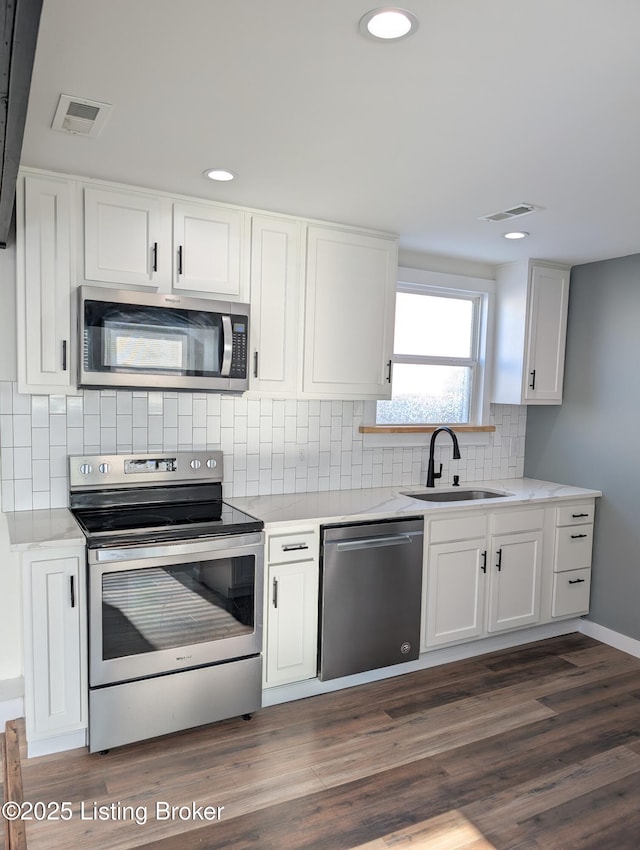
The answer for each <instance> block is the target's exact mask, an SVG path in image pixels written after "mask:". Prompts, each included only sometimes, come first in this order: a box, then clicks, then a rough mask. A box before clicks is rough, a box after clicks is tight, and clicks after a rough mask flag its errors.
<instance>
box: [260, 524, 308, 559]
mask: <svg viewBox="0 0 640 850" xmlns="http://www.w3.org/2000/svg"><path fill="white" fill-rule="evenodd" d="M317 557H318V536H317V533H316V532H315V531H314V530H310V529H303V530H302V531H301V532H300V534H291V533H290V532H288V533H287V534H271V535H269V543H268V554H267V560H268V562H269V563H270V564H286V563H288V562H290V561H311V560H315V559H316V558H317Z"/></svg>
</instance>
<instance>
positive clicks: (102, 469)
mask: <svg viewBox="0 0 640 850" xmlns="http://www.w3.org/2000/svg"><path fill="white" fill-rule="evenodd" d="M98 469H99V470H100V472H101V473H102V474H103V475H108V474H109V472H111V465H110V464H108V463H101V464H100V466H99V467H98Z"/></svg>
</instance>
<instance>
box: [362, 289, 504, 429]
mask: <svg viewBox="0 0 640 850" xmlns="http://www.w3.org/2000/svg"><path fill="white" fill-rule="evenodd" d="M425 276H433V277H435V275H432V274H428V273H425ZM443 277H444V278H447V279H450V278H451V277H453V276H452V275H444V276H443ZM462 280H463V281H464V280H465V278H462ZM487 283H488V282H487ZM487 313H488V293H487V292H481V291H473V290H466V289H465V290H463V289H454V288H451V287H449V286H443V285H440V286H438V285H434V284H432V283H429V284H428V283H399V284H398V290H397V295H396V322H395V338H394V356H393V395H392V398H391V401H378V402H377V403H376V425H433V424H442V423H450V424H458V425H479V424H482V422H483V420H484V418H485V417H484V415H483V413H484V409H485V404H484V399H485V393H484V373H485V369H484V359H485V348H486V337H487V333H486V326H487Z"/></svg>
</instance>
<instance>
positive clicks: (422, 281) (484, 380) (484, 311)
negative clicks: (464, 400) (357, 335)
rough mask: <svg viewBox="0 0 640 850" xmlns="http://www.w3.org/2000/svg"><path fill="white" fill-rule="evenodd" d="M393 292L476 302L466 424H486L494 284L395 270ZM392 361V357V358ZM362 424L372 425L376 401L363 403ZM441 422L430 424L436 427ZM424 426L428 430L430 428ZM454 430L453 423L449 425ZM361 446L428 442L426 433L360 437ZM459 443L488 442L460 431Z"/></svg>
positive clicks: (483, 436) (480, 435)
mask: <svg viewBox="0 0 640 850" xmlns="http://www.w3.org/2000/svg"><path fill="white" fill-rule="evenodd" d="M397 291H400V292H423V293H424V294H427V295H439V296H445V297H447V296H448V297H458V298H469V297H472V298H474V299H477V302H476V303H477V308H476V309H478V311H479V316H478V322H477V325H476V328H477V334H478V336H477V339H475V340H474V347H475V353H476V357H477V361H476V366H475V374H474V376H473V384H472V397H471V399H470V417H469V420H470V421H469V425H471V427H473V426H474V425H476V426H481V425H488V424H490V403H489V399H490V395H491V388H490V377H491V374H490V373H491V369H490V364H491V362H492V356H493V322H494V302H495V281H494V280H489V279H486V278H477V277H468V276H466V275H457V274H451V273H441V272H433V271H424V270H421V269H409V268H402V267H401V268H400V269H399V270H398V281H397ZM455 359H456V358H438V357H436V358H428V357H417V358H410V357H406V356H404V357H403V356H398V361H399V362H403V363H406V362H420V363H427V362H436V363H442V362H445V361H446V362H454V360H455ZM457 360H458V362H461V363H463V364H464V365H468V362H469V361H468V360H467V359H466V358H465V359H459V358H457ZM394 362H396V355H394ZM363 421H364V423H365V424H367V425H376V402H375V401H371V402H365V405H364V417H363ZM438 424H441V423H433V426H437V425H438ZM426 427H432V426H431V425H429V426H426ZM452 427H453V428H454V429H455V424H454V425H453V426H452ZM363 436H364V445H365V447H367V448H369V447H371V448H375V447H381V446H382V447H384V446H411V445H416V446H417V445H424V443H426V442H429V440H430V439H431V434H430V433H428V432H427V433H424V434H385V433H380V434H364V435H363ZM459 438H460V441H461V442H462V443H466V444H467V445H485V444H487V443H488V442H489V440H490V435H489V434H487V433H486V432H463V433H461V434H459Z"/></svg>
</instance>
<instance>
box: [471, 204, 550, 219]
mask: <svg viewBox="0 0 640 850" xmlns="http://www.w3.org/2000/svg"><path fill="white" fill-rule="evenodd" d="M539 209H542V207H535V206H534V205H533V204H516V205H515V206H513V207H510V208H509V209H508V210H501V211H500V212H495V213H489V214H488V215H481V216H478V220H479V221H508V220H509V219H511V218H519V217H520V216H522V215H529V213H532V212H535V211H536V210H539Z"/></svg>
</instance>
